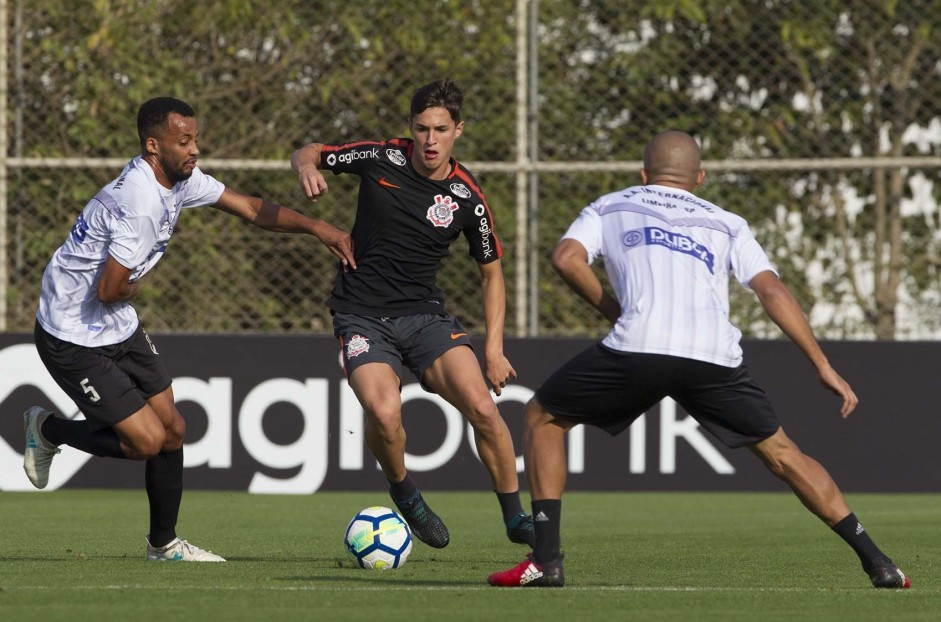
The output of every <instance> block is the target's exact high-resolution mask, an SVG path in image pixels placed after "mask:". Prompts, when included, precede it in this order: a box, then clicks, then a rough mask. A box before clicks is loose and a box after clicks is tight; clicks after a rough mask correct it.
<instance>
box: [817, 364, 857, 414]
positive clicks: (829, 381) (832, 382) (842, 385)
mask: <svg viewBox="0 0 941 622" xmlns="http://www.w3.org/2000/svg"><path fill="white" fill-rule="evenodd" d="M819 373H820V383H821V384H822V385H823V386H824V387H825V388H827V389H829V390H831V391H833V392H834V393H836V394H837V395H838V396H840V397H841V398H843V405H842V407H841V408H840V416H842V417H843V418H844V419H846V418H847V417H849V416H850V413H851V412H853V411H854V410H855V409H856V405H857V404H859V398H858V397H856V393H854V392H853V389H852V387H850V385H849V383H847V382H846V381H845V380H843V378H842V377H841V376H840V374H838V373H836V370H835V369H833V368H832V367H830V366H829V365H827V366H826V367H824V368H823V369H821V370H820V371H819Z"/></svg>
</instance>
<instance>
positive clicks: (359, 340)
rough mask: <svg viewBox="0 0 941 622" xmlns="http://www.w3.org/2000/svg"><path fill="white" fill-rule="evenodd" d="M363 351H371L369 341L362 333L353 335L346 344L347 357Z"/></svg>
mask: <svg viewBox="0 0 941 622" xmlns="http://www.w3.org/2000/svg"><path fill="white" fill-rule="evenodd" d="M363 352H369V341H368V340H367V339H366V338H365V337H363V336H362V335H353V337H352V339H350V341H349V343H347V344H346V356H347V358H353V357H354V356H359V355H360V354H362V353H363Z"/></svg>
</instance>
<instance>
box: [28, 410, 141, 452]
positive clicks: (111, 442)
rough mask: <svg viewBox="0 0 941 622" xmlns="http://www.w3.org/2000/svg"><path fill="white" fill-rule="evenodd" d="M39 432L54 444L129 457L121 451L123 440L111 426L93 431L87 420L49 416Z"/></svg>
mask: <svg viewBox="0 0 941 622" xmlns="http://www.w3.org/2000/svg"><path fill="white" fill-rule="evenodd" d="M39 432H40V434H42V435H43V438H45V439H46V440H47V441H49V442H50V443H52V444H53V445H68V446H69V447H74V448H75V449H78V450H79V451H84V452H85V453H87V454H91V455H93V456H101V457H102V458H126V457H127V456H125V455H124V452H122V451H121V440H120V439H119V438H118V434H117V432H115V431H114V430H112V429H111V428H105V429H103V430H98V431H97V432H92V431H91V429H89V427H88V422H87V421H81V420H78V421H76V420H74V419H65V418H63V417H56V416H52V417H47V418H46V420H45V421H44V422H43V424H42V428H40V430H39Z"/></svg>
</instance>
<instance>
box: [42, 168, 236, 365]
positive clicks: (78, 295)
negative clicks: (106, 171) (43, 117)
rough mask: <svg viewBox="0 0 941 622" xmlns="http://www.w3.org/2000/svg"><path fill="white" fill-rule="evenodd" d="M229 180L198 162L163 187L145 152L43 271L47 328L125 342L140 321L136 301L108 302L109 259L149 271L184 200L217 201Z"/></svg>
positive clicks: (63, 335) (95, 201) (69, 336)
mask: <svg viewBox="0 0 941 622" xmlns="http://www.w3.org/2000/svg"><path fill="white" fill-rule="evenodd" d="M224 189H225V186H223V185H222V184H221V183H220V182H218V181H216V180H215V179H213V178H212V177H210V176H209V175H206V174H204V173H203V172H202V171H200V170H199V168H195V169H194V170H193V174H192V175H191V176H190V177H189V179H186V180H184V181H181V182H178V183H176V184H175V185H174V186H173V187H172V188H165V187H163V186H162V185H160V183H159V182H158V181H157V178H156V176H155V175H154V172H153V169H152V168H151V167H150V165H149V164H147V162H145V161H144V160H143V159H142V158H141V157H140V156H138V157H136V158H134V159H132V160H131V161H130V162H128V163H127V165H126V166H125V167H124V170H123V171H122V172H121V174H120V175H119V176H118V177H117V179H115V180H114V181H112V182H111V183H109V184H107V185H106V186H104V187H103V188H102V189H101V190H100V191H99V192H98V194H96V195H95V197H94V198H92V200H91V201H89V202H88V203H87V204H86V205H85V209H84V210H82V213H81V214H79V216H78V219H77V220H76V222H75V225H74V226H73V227H72V230H71V231H70V232H69V236H68V238H66V240H65V242H64V243H63V244H62V246H60V247H59V249H58V250H56V252H55V253H54V254H53V256H52V259H51V260H50V261H49V264H48V265H47V266H46V271H45V272H44V273H43V278H42V290H41V293H40V298H39V311H38V312H37V314H36V319H37V320H38V322H39V324H40V325H41V326H42V328H43V329H44V330H45V331H46V332H48V333H49V334H51V335H53V336H55V337H58V338H59V339H61V340H63V341H68V342H71V343H74V344H77V345H81V346H89V347H96V346H106V345H111V344H115V343H120V342H122V341H124V340H126V339H127V338H128V337H130V336H131V335H132V334H133V333H134V331H135V330H136V329H137V325H138V318H137V312H136V311H135V310H134V307H133V306H131V304H130V302H118V303H114V304H104V303H102V302H101V301H99V300H98V294H97V286H98V279H99V277H100V275H101V271H102V269H103V268H104V265H105V263H106V261H107V259H108V256H109V255H110V256H111V257H114V258H115V260H117V261H118V263H120V264H121V265H122V266H124V267H126V268H128V269H130V270H131V271H132V275H131V281H136V280H137V279H140V278H141V277H142V276H144V275H145V274H147V273H148V272H149V271H150V270H151V269H152V268H153V267H154V266H155V265H156V264H157V262H158V261H160V258H161V257H163V253H164V251H165V250H166V247H167V243H168V242H169V241H170V236H171V235H172V234H173V228H174V226H175V225H176V222H177V219H178V218H179V216H180V211H181V210H182V209H184V208H189V207H198V206H202V205H211V204H213V203H215V202H216V201H217V200H218V199H219V197H220V196H221V195H222V192H223V190H224Z"/></svg>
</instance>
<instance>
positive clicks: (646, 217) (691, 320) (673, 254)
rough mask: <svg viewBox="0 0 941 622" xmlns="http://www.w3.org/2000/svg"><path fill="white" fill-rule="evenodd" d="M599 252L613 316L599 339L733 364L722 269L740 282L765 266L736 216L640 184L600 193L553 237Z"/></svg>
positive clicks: (735, 347)
mask: <svg viewBox="0 0 941 622" xmlns="http://www.w3.org/2000/svg"><path fill="white" fill-rule="evenodd" d="M565 238H571V239H574V240H577V241H578V242H580V243H581V244H582V245H583V246H584V247H585V249H586V250H587V251H588V256H589V261H590V262H593V261H594V260H595V259H596V258H597V257H599V256H601V257H604V265H605V270H606V272H607V274H608V279H609V281H610V283H611V287H612V288H613V289H614V291H615V294H616V296H617V299H618V302H620V305H621V316H620V317H619V318H618V321H617V323H616V324H615V326H614V328H613V329H612V330H611V332H610V333H608V335H607V336H606V337H605V338H604V340H603V341H602V343H603V344H604V345H605V346H607V347H609V348H612V349H615V350H620V351H625V352H644V353H651V354H668V355H672V356H679V357H684V358H690V359H696V360H700V361H706V362H709V363H714V364H717V365H723V366H726V367H737V366H738V365H740V364H741V362H742V349H741V346H740V345H739V341H740V339H741V332H740V331H739V330H738V329H737V328H736V327H735V326H734V325H733V324H732V323H731V321H730V320H729V274H730V272H731V273H734V275H735V277H736V278H737V279H738V281H739V282H740V283H742V285H744V286H745V287H748V282H749V281H750V280H751V279H752V278H753V277H754V276H756V275H757V274H759V273H761V272H764V271H766V270H770V271H772V272H774V271H775V270H774V267H773V266H772V265H771V262H770V261H769V259H768V256H767V255H766V254H765V252H764V251H763V250H762V248H761V246H760V245H759V244H758V242H757V241H756V240H755V237H754V235H753V234H752V232H751V230H750V229H749V227H748V223H747V222H746V221H745V219H743V218H741V217H740V216H737V215H735V214H732V213H730V212H727V211H725V210H723V209H722V208H720V207H718V206H717V205H714V204H712V203H710V202H708V201H705V200H703V199H701V198H699V197H697V196H695V195H694V194H692V193H690V192H686V191H684V190H680V189H677V188H672V187H667V186H658V185H647V186H633V187H630V188H625V189H624V190H621V191H619V192H614V193H611V194H608V195H605V196H602V197H600V198H599V199H598V200H596V201H595V202H594V203H592V204H591V205H589V206H588V207H586V208H585V209H584V210H582V212H581V214H580V215H579V216H578V218H577V219H576V220H575V222H574V223H572V225H571V227H570V228H569V230H568V231H567V232H566V234H565V235H564V236H563V239H565Z"/></svg>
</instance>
